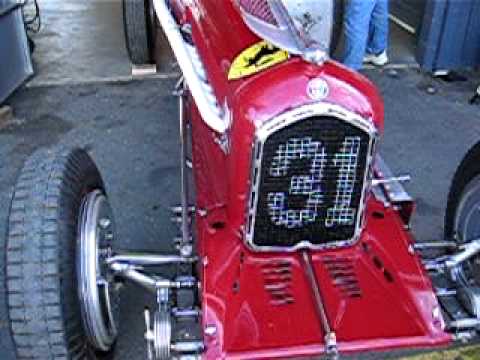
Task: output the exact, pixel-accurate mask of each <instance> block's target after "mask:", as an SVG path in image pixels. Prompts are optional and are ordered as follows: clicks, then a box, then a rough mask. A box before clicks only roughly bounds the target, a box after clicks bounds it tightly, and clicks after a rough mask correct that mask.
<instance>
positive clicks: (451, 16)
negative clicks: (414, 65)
mask: <svg viewBox="0 0 480 360" xmlns="http://www.w3.org/2000/svg"><path fill="white" fill-rule="evenodd" d="M394 1H396V0H394ZM417 50H418V51H417V57H418V60H419V63H420V64H421V65H422V67H423V68H424V69H427V70H453V69H461V68H465V67H472V66H478V65H479V64H480V1H478V0H461V1H460V0H429V1H428V2H427V7H426V10H425V21H424V24H423V27H422V33H421V36H420V41H419V43H418V49H417Z"/></svg>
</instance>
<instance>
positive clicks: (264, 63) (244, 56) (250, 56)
mask: <svg viewBox="0 0 480 360" xmlns="http://www.w3.org/2000/svg"><path fill="white" fill-rule="evenodd" d="M287 59H288V52H287V51H284V50H281V49H279V48H277V47H275V46H273V45H272V44H270V43H268V42H266V41H260V42H259V43H256V44H254V45H252V46H250V47H249V48H247V49H245V50H244V51H242V53H241V54H240V55H238V56H237V58H236V59H235V60H234V61H233V63H232V66H231V67H230V71H229V73H228V80H237V79H241V78H243V77H246V76H250V75H253V74H256V73H258V72H260V71H262V70H265V69H268V68H269V67H272V66H274V65H276V64H279V63H281V62H284V61H285V60H287Z"/></svg>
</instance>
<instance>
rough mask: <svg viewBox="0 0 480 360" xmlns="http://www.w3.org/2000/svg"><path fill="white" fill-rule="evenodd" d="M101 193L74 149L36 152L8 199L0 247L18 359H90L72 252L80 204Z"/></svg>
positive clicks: (91, 169)
mask: <svg viewBox="0 0 480 360" xmlns="http://www.w3.org/2000/svg"><path fill="white" fill-rule="evenodd" d="M94 189H99V190H101V191H104V185H103V181H102V178H101V176H100V174H99V172H98V170H97V167H96V166H95V164H94V163H93V161H92V160H91V158H90V157H89V155H88V154H87V153H86V152H85V151H83V150H81V149H74V150H71V151H60V152H56V151H40V152H37V153H35V154H34V155H33V156H31V157H30V159H29V160H27V162H26V163H25V166H24V168H23V170H22V171H21V173H20V176H19V178H18V181H17V185H16V188H15V192H14V195H13V199H12V203H11V209H10V216H9V223H8V232H7V249H6V264H7V265H6V287H7V298H8V309H9V317H10V327H11V332H12V335H13V340H14V344H15V347H16V353H17V358H18V359H42V360H45V359H51V360H55V359H85V358H88V359H94V358H98V357H104V356H108V354H103V353H102V354H100V353H97V352H95V351H94V350H93V349H92V348H91V346H90V345H89V343H88V342H87V340H86V336H85V331H84V329H83V326H82V318H81V313H80V302H79V298H78V296H77V279H76V271H75V250H76V237H77V225H78V214H79V209H80V206H81V202H82V198H83V197H84V196H85V195H86V194H87V193H89V192H90V191H92V190H94Z"/></svg>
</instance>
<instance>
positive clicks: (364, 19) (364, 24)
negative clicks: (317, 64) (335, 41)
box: [343, 0, 388, 70]
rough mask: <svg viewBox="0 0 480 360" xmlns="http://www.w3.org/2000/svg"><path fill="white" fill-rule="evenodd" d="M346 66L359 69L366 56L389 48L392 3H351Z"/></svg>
mask: <svg viewBox="0 0 480 360" xmlns="http://www.w3.org/2000/svg"><path fill="white" fill-rule="evenodd" d="M344 29H345V30H344V31H345V53H344V58H343V63H344V64H345V65H347V66H348V67H350V68H352V69H354V70H358V69H360V68H361V67H362V64H363V58H364V56H365V54H366V53H367V54H374V55H378V54H380V53H382V52H383V51H385V50H386V49H387V47H388V0H347V4H346V12H345V25H344Z"/></svg>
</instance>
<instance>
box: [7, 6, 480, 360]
mask: <svg viewBox="0 0 480 360" xmlns="http://www.w3.org/2000/svg"><path fill="white" fill-rule="evenodd" d="M152 3H153V9H154V10H155V14H156V16H157V17H158V21H159V23H160V25H161V27H162V28H163V31H164V32H165V35H166V37H167V38H168V41H169V43H170V45H171V47H172V50H173V52H174V54H175V56H176V59H177V61H178V64H179V67H180V69H181V71H182V74H183V76H182V79H181V80H180V81H179V82H178V85H177V88H176V94H177V95H178V99H179V113H180V128H181V149H182V151H181V177H182V188H183V191H182V193H181V206H180V207H177V208H174V209H173V211H174V214H175V217H176V219H178V220H179V223H180V225H181V230H182V232H181V234H182V236H181V238H180V239H179V240H178V241H177V243H176V246H177V248H178V253H176V254H172V255H164V254H159V253H144V254H139V253H129V252H121V251H118V249H117V247H116V246H115V242H116V234H115V229H114V219H113V215H112V209H111V207H110V205H109V201H108V197H107V194H106V191H105V187H104V183H103V181H102V178H101V176H100V174H99V171H98V170H97V168H96V166H95V164H94V163H93V161H92V160H91V158H90V157H89V155H88V154H87V153H86V152H85V151H84V150H81V149H73V150H62V151H56V150H51V151H42V152H39V153H36V154H34V155H33V156H32V157H31V158H30V159H29V160H28V161H27V162H26V164H25V167H24V168H23V170H22V172H21V174H20V176H19V179H18V183H17V186H16V189H15V193H14V196H13V200H12V205H11V212H10V220H9V229H8V245H7V249H6V258H7V268H6V274H7V288H8V305H9V310H10V313H9V316H10V323H11V330H12V334H13V338H14V342H15V345H16V350H17V355H18V358H19V359H80V358H85V357H86V358H92V359H93V358H96V357H98V358H103V357H104V356H108V354H109V352H111V351H112V349H113V347H114V345H115V341H116V338H117V336H118V329H119V326H118V322H119V321H121V314H119V311H118V299H119V296H120V295H121V291H120V290H121V288H122V283H123V282H125V281H131V282H133V283H136V284H138V285H140V286H141V287H143V288H145V289H146V290H147V291H150V292H151V293H152V294H153V296H154V297H155V299H156V302H157V306H156V308H155V309H153V310H148V309H147V310H146V311H145V314H144V317H145V323H146V331H145V339H146V344H147V347H148V354H149V358H150V359H169V358H188V359H191V358H197V357H198V358H202V359H209V360H213V359H273V358H288V357H301V356H316V355H320V354H325V355H327V356H329V357H331V358H336V357H338V355H339V354H343V353H351V352H359V351H366V350H383V349H393V348H406V347H408V348H410V347H440V346H445V345H449V344H451V343H452V342H454V341H455V340H457V339H463V340H468V339H470V338H471V337H472V336H474V335H475V332H476V330H477V329H479V328H480V288H479V285H480V278H479V277H480V269H479V266H480V265H479V264H480V262H479V259H480V256H479V254H480V238H479V236H480V213H479V205H480V178H479V174H480V167H479V166H478V164H479V162H478V161H474V160H472V159H478V155H479V151H478V149H477V150H473V151H472V153H470V154H469V155H468V156H467V160H466V161H465V162H464V163H463V164H462V165H461V166H460V168H459V170H458V173H457V176H456V178H455V181H454V184H453V186H452V192H451V196H450V200H449V207H448V214H447V224H446V229H447V233H446V236H447V237H446V239H445V240H444V239H442V240H441V241H440V240H439V241H437V242H432V243H416V242H415V240H414V238H413V236H412V234H411V232H410V226H409V221H410V218H411V216H412V212H413V210H414V202H413V201H412V199H411V198H410V196H409V195H408V194H407V193H406V191H405V190H404V188H403V187H402V185H401V181H402V180H406V179H405V178H403V177H399V178H396V177H394V176H393V175H392V174H391V173H390V171H389V169H388V167H387V166H386V165H385V163H384V162H383V160H382V158H381V157H380V155H379V154H378V150H377V144H378V142H379V140H380V139H381V136H382V132H383V120H384V119H383V116H384V111H383V110H384V109H383V103H382V100H381V98H380V96H379V94H378V92H377V90H376V88H375V87H374V86H373V85H372V84H371V83H370V82H369V81H368V80H367V79H366V78H364V77H363V76H361V75H360V74H358V73H355V72H352V71H350V70H348V69H347V68H345V67H343V66H342V65H340V64H338V63H336V62H334V61H332V60H329V57H328V56H327V54H328V52H329V48H330V42H331V35H332V34H331V33H332V27H333V20H332V19H333V13H334V11H335V9H334V2H333V1H327V0H325V1H316V0H305V1H290V0H281V1H280V0H270V1H266V0H235V1H234V0H225V1H210V0H196V1H186V0H171V1H166V0H153V2H152ZM189 149H191V156H192V158H191V160H190V151H189ZM190 165H191V169H190ZM192 175H193V179H194V183H195V191H194V193H193V192H192V191H191V189H189V179H190V177H191V176H192ZM193 194H194V195H193ZM432 251H433V252H440V254H438V255H435V254H434V255H432V254H431V253H432ZM422 254H425V255H428V256H430V257H423V256H422ZM165 266H171V267H172V268H173V269H175V271H176V275H175V276H173V277H172V276H170V277H167V275H166V274H170V273H171V271H170V272H167V271H164V270H163V267H165ZM452 302H455V306H456V310H455V311H451V310H450V309H451V306H452ZM459 307H460V308H461V309H462V311H458V308H459ZM139 315H140V314H139ZM185 319H187V320H188V319H190V320H191V321H194V322H197V323H198V324H200V331H199V334H198V338H197V339H196V340H192V339H184V338H181V337H179V336H177V335H176V334H175V329H176V326H177V324H178V323H179V322H181V321H184V320H185Z"/></svg>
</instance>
